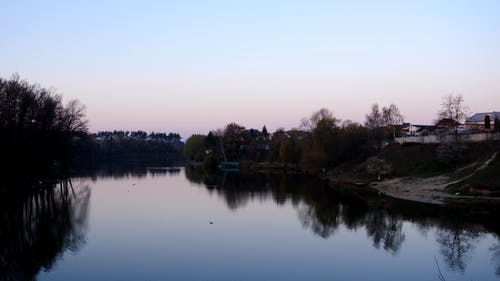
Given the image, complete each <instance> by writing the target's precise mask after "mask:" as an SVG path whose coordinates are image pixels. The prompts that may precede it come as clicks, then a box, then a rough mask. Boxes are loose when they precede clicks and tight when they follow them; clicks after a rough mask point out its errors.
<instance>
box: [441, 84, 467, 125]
mask: <svg viewBox="0 0 500 281" xmlns="http://www.w3.org/2000/svg"><path fill="white" fill-rule="evenodd" d="M468 112H469V108H468V107H467V106H466V105H465V101H464V97H463V96H462V95H461V94H458V95H456V96H454V95H452V94H448V95H446V96H444V97H443V101H442V102H441V109H440V111H439V113H438V115H439V119H440V120H448V121H450V122H448V123H449V124H450V127H451V128H452V129H453V130H454V131H455V134H456V133H458V125H459V124H460V123H461V122H463V121H464V119H465V118H466V117H467V114H468Z"/></svg>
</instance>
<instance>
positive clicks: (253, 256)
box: [0, 168, 500, 281]
mask: <svg viewBox="0 0 500 281" xmlns="http://www.w3.org/2000/svg"><path fill="white" fill-rule="evenodd" d="M367 198H368V199H367ZM1 219H2V224H0V230H1V232H0V235H1V236H0V238H1V239H0V241H1V242H0V243H1V248H0V249H2V253H1V257H0V259H1V260H0V262H1V264H2V269H1V271H0V280H51V281H52V280H148V281H153V280H439V278H438V273H439V270H440V271H441V273H442V274H443V275H444V276H445V278H446V280H499V279H500V241H499V239H498V234H497V231H496V230H495V229H497V228H495V223H494V222H492V223H489V222H482V223H471V222H470V219H468V218H464V217H462V216H461V215H460V214H457V213H456V212H453V211H448V210H446V209H443V208H434V207H429V206H422V205H414V204H409V203H405V202H392V201H390V200H387V199H385V198H380V197H378V195H377V194H371V193H363V192H361V193H360V192H359V190H358V191H355V192H353V191H352V190H350V189H349V188H345V187H344V188H342V187H339V188H330V187H327V186H326V185H325V184H324V183H323V182H321V181H318V180H315V179H312V178H306V177H303V176H296V175H245V174H236V173H228V174H218V175H206V174H203V173H201V172H197V171H194V170H191V169H184V168H165V169H162V168H155V169H147V168H142V169H135V170H118V171H116V170H107V171H92V172H91V171H88V172H87V173H83V174H80V175H77V176H75V177H73V178H72V179H71V182H67V183H65V184H63V185H60V186H58V187H57V188H56V189H55V190H53V191H50V192H48V191H47V192H41V193H40V194H38V195H37V196H35V197H31V198H30V199H23V200H20V201H19V202H13V203H12V204H9V207H8V208H6V209H4V210H3V212H2V217H1ZM438 266H439V269H438Z"/></svg>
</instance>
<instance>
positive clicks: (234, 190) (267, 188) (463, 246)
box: [185, 168, 500, 273]
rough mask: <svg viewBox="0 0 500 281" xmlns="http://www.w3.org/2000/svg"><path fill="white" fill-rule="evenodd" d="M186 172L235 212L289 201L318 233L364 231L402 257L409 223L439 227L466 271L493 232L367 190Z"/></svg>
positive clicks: (455, 263)
mask: <svg viewBox="0 0 500 281" xmlns="http://www.w3.org/2000/svg"><path fill="white" fill-rule="evenodd" d="M185 174H186V177H187V178H188V180H190V181H191V182H194V183H198V184H200V185H202V186H205V187H206V188H207V189H208V190H209V192H211V193H216V194H217V195H218V196H220V197H221V198H223V199H224V200H225V202H226V204H227V206H228V208H229V209H230V210H236V209H238V208H241V207H242V206H245V205H246V204H247V203H248V202H249V201H250V200H270V199H271V200H273V201H274V202H275V203H276V204H284V203H285V202H290V203H291V204H292V205H293V206H294V207H295V208H296V210H297V213H298V219H299V221H300V223H301V224H302V226H303V227H305V228H309V229H311V230H312V231H313V233H315V234H316V235H318V236H320V237H322V238H325V239H327V238H329V237H331V236H333V235H334V234H335V232H336V230H337V229H338V228H339V227H340V226H344V227H346V228H347V229H350V230H356V229H359V228H364V229H365V230H366V233H367V236H368V237H369V238H370V239H371V240H372V241H373V246H374V247H375V248H383V249H384V250H385V251H388V252H390V253H392V254H396V253H398V251H399V250H400V248H401V246H402V244H403V243H404V241H405V233H404V228H403V223H404V222H405V221H410V222H412V223H413V224H415V225H416V226H417V228H418V229H419V230H420V232H421V233H422V234H423V235H426V234H427V233H428V232H429V230H431V229H435V230H436V231H437V235H436V237H437V239H436V242H437V243H438V245H439V247H440V254H441V256H442V259H443V260H444V262H445V263H446V264H447V266H448V267H449V268H450V269H451V270H453V271H459V272H464V271H465V268H466V265H467V258H468V257H469V256H470V255H471V254H472V251H473V249H474V247H475V244H476V243H477V242H478V241H479V240H480V239H479V238H480V237H482V235H484V234H485V233H491V232H492V231H491V230H487V229H486V228H485V225H481V224H477V223H467V222H466V221H464V218H463V217H461V216H460V215H457V214H456V212H455V210H448V209H446V208H441V207H437V206H429V205H422V204H413V203H409V202H401V201H397V200H390V199H388V198H383V197H380V196H379V195H378V194H377V193H373V192H372V191H369V190H367V189H363V188H354V187H340V186H339V187H338V188H331V187H328V186H327V184H326V183H325V182H323V181H320V180H318V179H314V178H308V177H305V176H300V175H283V174H280V175H269V174H267V175H266V174H245V173H226V174H223V173H222V174H218V175H213V174H212V175H207V174H204V173H203V172H200V171H199V170H195V169H192V168H186V170H185ZM471 221H472V222H473V221H474V220H471ZM492 228H493V232H494V231H495V229H497V228H495V225H493V227H492ZM499 249H500V247H499V246H495V247H493V248H491V251H492V253H493V258H494V260H495V261H497V263H498V264H499V267H498V269H497V273H500V250H499Z"/></svg>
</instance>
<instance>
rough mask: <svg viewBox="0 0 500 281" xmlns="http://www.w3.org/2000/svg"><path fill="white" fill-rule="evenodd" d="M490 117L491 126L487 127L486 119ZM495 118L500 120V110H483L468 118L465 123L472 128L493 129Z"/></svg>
mask: <svg viewBox="0 0 500 281" xmlns="http://www.w3.org/2000/svg"><path fill="white" fill-rule="evenodd" d="M488 118H489V120H490V124H489V128H487V124H485V120H487V119H488ZM495 119H499V120H500V112H499V111H492V112H481V113H475V114H474V115H472V116H471V117H469V118H467V120H466V121H465V124H466V125H467V126H468V127H469V128H471V129H493V127H494V126H493V125H494V123H495Z"/></svg>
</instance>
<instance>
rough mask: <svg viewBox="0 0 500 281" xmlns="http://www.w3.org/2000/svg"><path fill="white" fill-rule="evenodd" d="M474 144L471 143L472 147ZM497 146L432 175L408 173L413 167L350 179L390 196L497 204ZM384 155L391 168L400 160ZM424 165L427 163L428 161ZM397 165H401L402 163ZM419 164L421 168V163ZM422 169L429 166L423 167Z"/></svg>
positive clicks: (499, 162)
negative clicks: (396, 173)
mask: <svg viewBox="0 0 500 281" xmlns="http://www.w3.org/2000/svg"><path fill="white" fill-rule="evenodd" d="M425 148H426V147H424V149H425ZM427 148H429V147H427ZM431 148H432V147H431ZM474 148H475V147H472V149H474ZM419 149H422V147H421V148H419ZM497 149H498V143H496V144H493V145H492V146H490V147H489V148H488V149H484V151H483V152H482V153H478V152H477V151H474V153H475V154H476V155H475V156H474V157H472V158H469V159H468V160H469V161H467V164H463V165H461V166H460V167H458V168H455V169H451V170H448V171H446V172H442V173H434V174H431V175H419V174H418V173H416V174H414V175H411V172H412V171H411V170H409V171H407V172H406V173H407V175H404V174H403V175H400V176H391V177H386V178H383V179H381V178H380V176H379V177H378V178H377V179H376V180H371V181H368V182H366V177H365V178H364V179H362V180H356V179H355V178H352V179H350V180H349V181H351V182H356V181H358V182H361V183H365V185H366V186H367V187H368V188H372V189H375V190H377V191H378V192H380V193H381V194H384V195H386V196H389V197H392V198H397V199H404V200H409V201H415V202H421V203H428V204H435V205H446V204H454V205H457V204H469V205H470V204H474V205H498V206H500V190H499V185H500V178H499V177H500V176H499V173H498V172H499V171H500V157H499V156H498V150H497ZM397 152H398V153H402V151H401V150H397ZM403 154H404V152H403ZM386 155H387V152H386ZM486 156H488V157H486ZM385 158H386V159H383V158H380V159H378V160H379V161H380V162H381V163H383V165H385V166H388V167H389V168H388V169H391V168H390V167H391V166H394V165H398V164H399V163H397V161H391V160H390V157H385ZM388 158H389V159H388ZM471 159H473V161H472V160H471ZM429 160H433V159H432V158H431V159H427V160H423V163H426V161H427V162H429V163H431V161H429ZM367 162H369V161H367ZM371 162H374V161H371ZM408 162H411V160H408ZM369 165H370V164H367V163H365V164H364V165H361V166H364V167H365V169H367V168H368V169H369ZM401 165H402V164H401ZM426 165H427V166H428V165H429V164H426ZM399 168H400V169H401V167H399ZM418 168H420V169H422V167H418ZM379 170H383V169H379ZM424 170H429V169H428V168H427V167H425V169H424ZM408 174H410V175H408ZM327 178H328V180H329V181H330V182H331V183H332V184H338V183H339V178H340V179H341V178H342V176H340V177H339V176H338V175H329V176H328V177H327ZM342 182H343V183H348V182H346V181H340V183H342Z"/></svg>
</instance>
